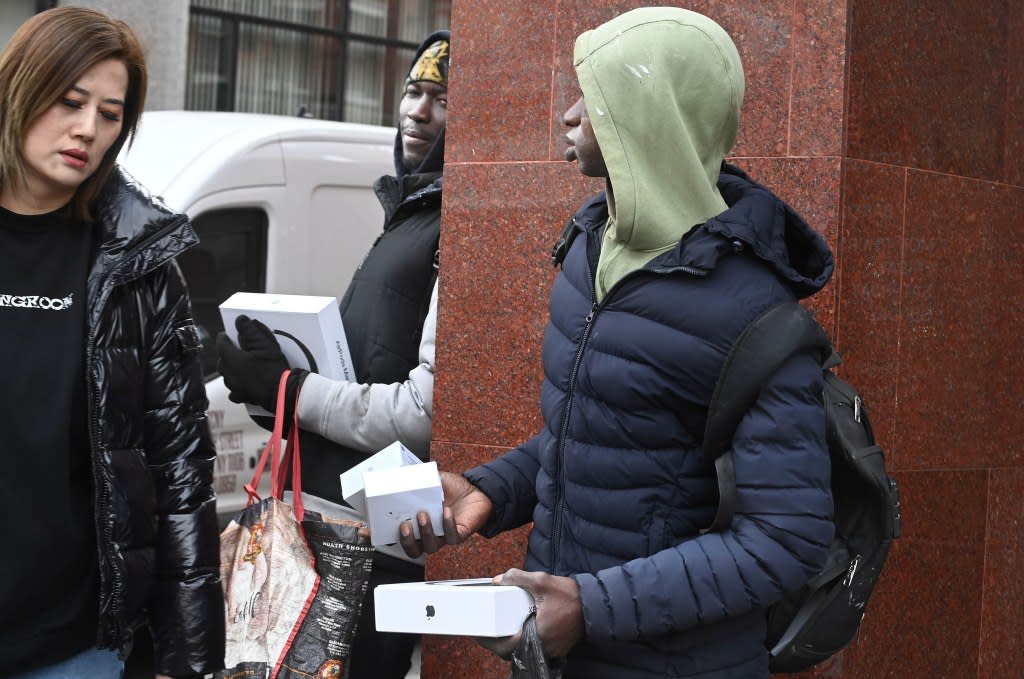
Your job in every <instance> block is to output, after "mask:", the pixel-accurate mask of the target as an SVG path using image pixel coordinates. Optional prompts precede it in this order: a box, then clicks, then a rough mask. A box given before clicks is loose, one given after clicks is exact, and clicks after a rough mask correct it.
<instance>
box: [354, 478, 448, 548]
mask: <svg viewBox="0 0 1024 679" xmlns="http://www.w3.org/2000/svg"><path fill="white" fill-rule="evenodd" d="M363 488H364V493H365V495H366V520H367V523H368V524H369V526H370V543H371V544H372V545H374V546H377V545H390V544H394V543H396V542H398V536H399V534H398V527H399V526H400V525H401V524H402V523H403V522H405V521H411V522H412V529H413V535H415V536H416V538H417V539H419V537H420V528H419V524H418V522H417V521H416V514H418V513H419V512H426V513H427V514H428V515H429V516H430V521H431V524H432V525H433V526H435V527H438V526H441V525H442V522H441V516H442V514H441V512H442V505H443V503H444V491H443V490H442V489H441V474H440V473H439V472H438V471H437V463H436V462H424V463H422V464H412V465H406V466H403V467H398V468H394V469H382V470H378V471H368V472H366V473H364V474H363ZM435 530H437V528H435Z"/></svg>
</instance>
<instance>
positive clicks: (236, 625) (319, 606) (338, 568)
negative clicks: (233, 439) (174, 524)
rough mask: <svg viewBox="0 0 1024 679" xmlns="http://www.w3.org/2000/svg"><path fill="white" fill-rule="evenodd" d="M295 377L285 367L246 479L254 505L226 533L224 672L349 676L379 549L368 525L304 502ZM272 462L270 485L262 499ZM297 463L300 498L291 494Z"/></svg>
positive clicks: (285, 678) (232, 676)
mask: <svg viewBox="0 0 1024 679" xmlns="http://www.w3.org/2000/svg"><path fill="white" fill-rule="evenodd" d="M287 377H288V372H287V371H285V372H284V374H282V375H281V381H280V385H279V389H278V397H277V404H278V406H277V413H276V417H275V420H274V430H273V433H272V434H271V437H270V441H269V442H268V443H267V446H266V448H265V449H264V451H263V454H262V455H261V456H260V460H259V464H258V465H257V466H256V471H255V474H254V475H253V479H252V482H251V483H250V484H249V485H247V486H246V487H245V490H246V492H247V493H248V494H249V502H248V505H247V506H246V508H245V509H243V510H242V511H241V512H239V514H238V516H236V517H235V518H234V519H232V521H231V523H230V524H228V526H227V527H226V528H225V529H224V531H223V532H222V533H221V536H220V564H221V565H220V573H221V581H222V584H223V589H224V608H225V615H226V618H227V639H226V642H227V643H226V648H225V669H224V670H222V671H220V672H218V673H217V674H216V675H215V677H216V678H217V679H241V678H242V677H245V678H247V679H250V678H255V679H276V678H280V679H299V678H300V677H301V678H302V679H308V678H309V677H316V678H317V679H334V678H336V677H342V676H344V675H345V669H346V664H347V661H348V658H349V655H350V652H351V643H352V638H353V636H354V635H355V631H356V625H357V623H358V621H359V612H360V607H361V604H362V600H363V595H364V593H365V592H366V587H367V583H368V581H369V575H370V568H371V565H372V559H373V548H372V547H371V546H370V543H369V539H368V538H364V537H360V536H359V528H360V527H362V524H361V523H359V522H357V521H344V520H331V519H324V518H323V517H321V516H320V515H319V514H317V513H316V512H312V511H309V512H307V511H305V510H304V508H303V505H302V465H301V461H300V455H299V437H298V436H292V437H291V438H289V439H287V445H286V446H285V450H284V453H283V454H282V452H281V446H282V441H283V436H282V433H283V424H284V402H285V395H284V391H285V384H286V380H287ZM292 431H294V432H296V433H297V432H298V417H297V416H296V418H295V421H294V422H293V425H292ZM268 462H269V464H270V475H271V492H270V496H269V497H266V498H263V499H260V498H259V496H258V495H257V492H256V489H257V488H258V487H259V482H260V478H261V477H262V475H263V472H264V470H265V469H266V467H267V464H268ZM289 471H290V473H291V476H292V505H288V504H287V503H285V502H284V500H283V497H284V486H285V481H286V480H287V475H288V473H289ZM296 517H301V521H299V520H297V518H296Z"/></svg>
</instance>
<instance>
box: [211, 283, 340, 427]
mask: <svg viewBox="0 0 1024 679" xmlns="http://www.w3.org/2000/svg"><path fill="white" fill-rule="evenodd" d="M243 314H244V315H246V316H248V317H249V318H254V319H256V320H258V321H260V322H261V323H263V324H264V325H266V326H267V327H268V328H270V329H271V330H272V331H273V332H274V335H276V336H277V343H278V344H279V345H280V346H281V351H282V352H284V355H285V358H287V359H288V365H289V366H291V367H292V368H303V369H305V370H309V371H310V372H315V373H318V374H320V375H323V376H324V377H329V378H331V379H334V380H345V381H348V382H354V381H355V379H356V375H355V371H354V370H353V368H352V355H351V354H350V353H349V349H348V338H347V337H346V336H345V328H344V326H343V325H342V322H341V312H340V311H339V309H338V300H337V299H336V298H334V297H317V296H314V295H275V294H267V293H260V292H236V293H235V294H233V295H231V297H229V298H227V299H226V300H225V301H224V302H223V303H221V305H220V316H221V319H222V320H223V321H224V330H225V332H227V335H228V337H230V338H231V341H232V342H234V343H235V346H237V345H238V331H237V330H235V319H236V318H238V317H239V316H241V315H243ZM246 407H247V408H248V409H249V413H250V414H253V415H270V414H271V413H268V412H267V411H266V410H264V409H263V408H260V407H259V406H256V405H252V404H247V405H246Z"/></svg>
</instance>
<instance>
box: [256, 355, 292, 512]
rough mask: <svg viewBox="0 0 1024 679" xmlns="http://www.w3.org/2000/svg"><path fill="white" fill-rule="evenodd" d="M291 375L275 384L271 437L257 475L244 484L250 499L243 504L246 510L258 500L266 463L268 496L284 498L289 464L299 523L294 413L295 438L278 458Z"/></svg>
mask: <svg viewBox="0 0 1024 679" xmlns="http://www.w3.org/2000/svg"><path fill="white" fill-rule="evenodd" d="M290 374H291V371H290V370H286V371H284V372H283V373H282V374H281V379H280V380H279V382H278V407H276V409H275V411H276V412H275V413H274V418H273V431H272V432H271V433H270V439H269V440H268V441H267V442H266V448H264V449H263V453H262V454H261V455H260V458H259V463H258V464H257V465H256V471H255V472H254V473H253V478H252V481H250V482H249V483H247V484H246V485H245V486H244V487H245V491H246V494H247V495H248V496H249V500H248V501H247V503H246V506H247V507H248V506H250V505H252V504H253V503H254V502H257V501H258V500H259V492H258V489H259V482H260V478H262V476H263V470H264V469H266V463H267V462H269V463H270V495H271V497H274V498H276V499H278V500H283V499H284V497H285V483H286V482H287V480H288V463H289V461H292V464H293V472H292V483H293V495H294V496H295V511H296V518H298V519H299V520H301V517H302V509H303V507H302V485H301V483H302V481H301V478H300V475H299V440H298V439H299V436H298V430H299V416H298V413H297V412H296V414H295V417H294V422H293V426H292V431H293V434H294V435H292V436H290V437H289V438H288V445H287V447H286V449H285V455H284V459H282V454H281V440H282V438H284V430H285V399H286V395H285V393H286V390H287V387H288V376H289V375H290ZM296 400H298V394H296Z"/></svg>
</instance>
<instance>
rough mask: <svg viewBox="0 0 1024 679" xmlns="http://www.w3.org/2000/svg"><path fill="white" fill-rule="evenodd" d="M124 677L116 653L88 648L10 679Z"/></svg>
mask: <svg viewBox="0 0 1024 679" xmlns="http://www.w3.org/2000/svg"><path fill="white" fill-rule="evenodd" d="M123 675H124V661H123V660H121V659H120V658H118V657H117V651H111V650H110V649H100V648H90V649H89V650H88V651H82V652H81V653H79V654H78V655H73V656H71V657H70V658H68V659H67V660H64V661H62V662H59V663H57V664H56V665H49V666H47V667H41V668H39V669H38V670H31V671H29V672H24V673H22V674H17V675H15V676H13V677H11V678H10V679H83V678H84V677H88V678H89V679H121V677H122V676H123Z"/></svg>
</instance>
